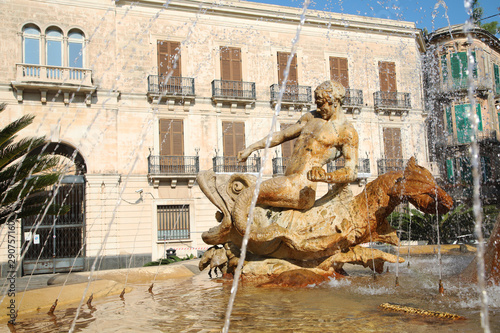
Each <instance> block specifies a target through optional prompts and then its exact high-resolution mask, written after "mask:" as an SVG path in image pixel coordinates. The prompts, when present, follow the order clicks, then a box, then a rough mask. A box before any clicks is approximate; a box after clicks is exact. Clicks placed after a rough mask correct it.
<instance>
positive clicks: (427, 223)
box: [388, 205, 500, 244]
mask: <svg viewBox="0 0 500 333" xmlns="http://www.w3.org/2000/svg"><path fill="white" fill-rule="evenodd" d="M499 212H500V210H499V209H498V208H497V207H496V206H494V205H490V206H484V207H483V217H484V218H483V234H484V236H485V237H489V234H490V233H491V230H492V228H493V225H494V224H495V220H496V217H497V215H498V213H499ZM388 219H389V222H390V223H391V225H392V226H393V227H394V228H396V229H399V230H400V232H399V233H401V231H403V233H408V232H410V237H411V240H420V241H428V242H429V243H430V244H436V243H437V224H436V219H437V220H438V221H439V235H440V242H441V243H442V244H447V243H452V242H453V241H455V240H456V239H457V237H458V236H462V235H467V234H474V228H475V221H474V214H473V210H472V207H469V206H467V205H459V206H457V207H455V208H454V209H453V210H451V211H449V212H448V213H446V214H444V215H438V216H437V218H436V215H434V214H424V213H422V212H420V211H418V210H415V209H412V210H411V211H410V212H409V213H408V212H404V213H398V212H394V213H392V214H391V215H390V216H389V217H388ZM410 221H411V225H410ZM400 225H401V227H399V226H400ZM410 226H411V228H410ZM402 239H408V235H407V234H405V235H403V236H402Z"/></svg>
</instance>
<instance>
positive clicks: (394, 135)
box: [384, 128, 403, 159]
mask: <svg viewBox="0 0 500 333" xmlns="http://www.w3.org/2000/svg"><path fill="white" fill-rule="evenodd" d="M384 154H385V158H386V159H401V158H403V152H402V149H401V129H399V128H384Z"/></svg>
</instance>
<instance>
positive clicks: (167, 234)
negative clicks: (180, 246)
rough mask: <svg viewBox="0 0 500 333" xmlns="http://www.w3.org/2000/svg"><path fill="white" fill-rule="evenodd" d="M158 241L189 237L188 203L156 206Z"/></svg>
mask: <svg viewBox="0 0 500 333" xmlns="http://www.w3.org/2000/svg"><path fill="white" fill-rule="evenodd" d="M157 223H158V241H164V240H171V239H189V237H190V234H189V230H190V228H189V205H158V206H157Z"/></svg>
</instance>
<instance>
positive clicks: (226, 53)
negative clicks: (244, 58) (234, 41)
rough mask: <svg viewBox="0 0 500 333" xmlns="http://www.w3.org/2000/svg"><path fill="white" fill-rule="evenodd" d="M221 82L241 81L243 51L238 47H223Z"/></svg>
mask: <svg viewBox="0 0 500 333" xmlns="http://www.w3.org/2000/svg"><path fill="white" fill-rule="evenodd" d="M220 61H221V65H220V68H221V75H220V77H221V80H224V81H241V80H242V75H241V50H240V49H239V48H236V47H224V46H223V47H221V48H220Z"/></svg>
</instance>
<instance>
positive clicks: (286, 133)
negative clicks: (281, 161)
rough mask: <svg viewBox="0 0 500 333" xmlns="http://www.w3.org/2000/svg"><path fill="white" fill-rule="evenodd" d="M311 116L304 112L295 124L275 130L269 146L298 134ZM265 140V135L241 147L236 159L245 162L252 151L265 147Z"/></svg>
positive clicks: (293, 137) (278, 143)
mask: <svg viewBox="0 0 500 333" xmlns="http://www.w3.org/2000/svg"><path fill="white" fill-rule="evenodd" d="M310 118H312V115H311V114H310V113H306V114H305V115H303V116H302V117H301V118H300V119H299V121H297V122H296V123H295V124H293V125H292V126H289V127H287V128H286V129H284V130H282V131H279V132H275V133H273V135H272V137H271V145H270V147H275V146H277V145H280V144H282V143H283V142H286V141H289V140H292V139H295V138H296V137H298V136H299V135H300V132H301V131H302V128H303V127H304V126H305V124H306V123H307V121H308V120H309V119H310ZM266 140H267V137H265V138H262V139H261V140H259V141H257V142H255V143H253V144H251V145H250V146H248V147H247V148H245V149H243V150H242V151H240V152H238V161H239V162H245V161H246V159H247V158H248V156H250V155H251V154H252V153H253V152H254V151H256V150H259V149H263V148H265V147H266Z"/></svg>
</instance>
